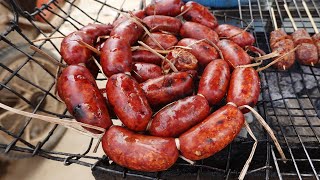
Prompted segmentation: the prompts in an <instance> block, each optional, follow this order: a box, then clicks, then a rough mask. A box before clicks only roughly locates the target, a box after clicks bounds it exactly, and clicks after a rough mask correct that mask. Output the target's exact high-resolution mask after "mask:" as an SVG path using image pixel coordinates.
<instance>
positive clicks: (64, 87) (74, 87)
mask: <svg viewBox="0 0 320 180" xmlns="http://www.w3.org/2000/svg"><path fill="white" fill-rule="evenodd" d="M57 88H58V94H59V96H60V97H61V99H62V100H63V101H64V102H65V104H66V106H67V108H68V111H69V112H70V114H72V115H73V116H74V117H75V119H76V120H77V121H79V122H83V123H86V124H90V125H93V126H98V127H102V128H105V129H108V128H109V127H110V126H111V125H112V122H111V120H110V117H109V114H108V109H107V106H106V103H105V101H104V98H103V96H102V95H101V93H100V91H99V89H98V87H97V85H96V82H95V79H94V78H93V76H92V75H91V74H90V71H89V70H88V69H87V68H86V67H83V66H80V65H70V66H68V67H67V68H65V69H64V70H63V71H62V73H61V75H60V76H59V78H58V82H57ZM88 130H89V131H91V132H93V133H98V132H99V131H96V130H91V129H88Z"/></svg>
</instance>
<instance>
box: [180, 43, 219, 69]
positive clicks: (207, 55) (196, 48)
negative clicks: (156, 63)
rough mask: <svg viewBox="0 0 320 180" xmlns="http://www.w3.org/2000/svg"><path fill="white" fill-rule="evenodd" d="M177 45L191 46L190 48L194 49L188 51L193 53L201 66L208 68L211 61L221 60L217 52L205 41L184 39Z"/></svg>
mask: <svg viewBox="0 0 320 180" xmlns="http://www.w3.org/2000/svg"><path fill="white" fill-rule="evenodd" d="M191 44H192V45H191ZM177 45H178V46H189V45H191V46H190V47H191V48H192V49H191V50H188V51H189V52H191V53H192V54H193V55H194V56H195V57H196V58H197V60H198V63H199V64H200V65H201V66H206V65H207V64H209V63H210V62H211V61H213V60H215V59H218V58H219V54H218V52H217V50H216V49H215V48H214V47H212V46H210V45H209V44H207V43H205V42H203V41H201V42H199V41H198V40H196V39H191V38H184V39H181V40H180V41H179V42H178V44H177Z"/></svg>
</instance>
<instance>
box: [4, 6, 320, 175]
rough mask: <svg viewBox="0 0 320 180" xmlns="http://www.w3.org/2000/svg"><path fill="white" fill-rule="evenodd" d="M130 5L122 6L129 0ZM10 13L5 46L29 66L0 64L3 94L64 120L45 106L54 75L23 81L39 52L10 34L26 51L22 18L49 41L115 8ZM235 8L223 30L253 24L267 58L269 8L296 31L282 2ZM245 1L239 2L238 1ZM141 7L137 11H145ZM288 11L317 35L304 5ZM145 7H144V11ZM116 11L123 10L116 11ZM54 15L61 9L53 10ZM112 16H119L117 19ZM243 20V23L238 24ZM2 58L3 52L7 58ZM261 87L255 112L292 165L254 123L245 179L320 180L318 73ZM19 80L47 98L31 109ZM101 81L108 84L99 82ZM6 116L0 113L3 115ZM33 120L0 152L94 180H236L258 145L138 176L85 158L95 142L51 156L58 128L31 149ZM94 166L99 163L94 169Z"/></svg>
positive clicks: (274, 79) (266, 80)
mask: <svg viewBox="0 0 320 180" xmlns="http://www.w3.org/2000/svg"><path fill="white" fill-rule="evenodd" d="M124 1H125V0H124ZM11 2H12V3H11V4H10V5H9V8H11V10H12V11H13V12H14V17H15V21H12V22H11V24H10V26H9V28H8V29H6V31H5V32H2V34H1V36H0V43H1V44H5V45H6V46H7V47H8V46H9V47H11V48H13V49H14V52H16V53H21V54H22V55H23V56H25V60H24V61H23V62H21V64H19V65H18V66H17V67H15V68H10V67H8V66H7V65H6V64H4V63H3V61H1V60H0V72H6V73H7V74H8V76H7V77H6V78H5V79H0V94H3V93H4V92H6V93H10V94H11V95H12V96H13V97H15V98H18V99H20V100H22V101H24V103H25V104H27V105H28V106H29V107H30V108H31V109H32V112H34V113H36V112H37V113H38V112H43V113H46V114H50V115H52V116H57V117H60V118H63V117H67V116H68V115H66V114H65V113H66V111H63V112H54V111H50V110H48V109H45V108H43V106H41V104H42V103H43V102H45V101H48V99H49V98H50V100H51V101H57V99H56V97H55V95H54V93H52V89H53V88H54V85H55V81H54V77H55V74H54V73H53V72H51V71H49V70H48V69H47V68H46V67H45V66H43V65H42V64H38V65H39V66H40V67H42V68H43V69H44V70H45V72H46V73H47V74H48V75H49V76H50V77H51V79H48V81H50V83H49V86H48V87H41V86H39V85H37V83H35V82H34V81H32V80H30V79H27V78H25V77H23V76H21V75H20V74H19V73H20V72H21V71H22V70H23V69H24V68H25V67H26V66H27V64H28V63H30V62H33V63H36V61H34V60H33V58H34V57H35V55H36V54H35V53H34V52H30V51H27V50H25V49H23V48H21V43H19V44H18V43H17V42H15V41H13V40H12V39H11V37H10V34H12V33H17V34H18V36H19V37H20V38H21V39H22V42H23V43H22V44H33V43H32V42H31V39H30V38H29V37H27V36H26V35H25V34H24V32H23V31H21V28H20V26H19V24H18V23H17V21H16V20H17V19H18V17H20V18H21V16H23V17H25V18H26V19H27V20H29V21H30V22H31V23H32V24H33V22H34V19H33V18H34V17H35V16H38V17H40V18H41V19H43V20H44V22H45V23H46V24H48V25H49V26H51V27H52V28H53V29H54V30H53V31H52V32H51V33H45V32H43V31H42V30H41V29H40V28H39V27H38V26H37V25H36V24H33V26H34V27H35V29H36V31H37V32H38V33H39V34H42V35H43V36H45V37H50V36H57V35H63V36H64V35H66V32H64V31H63V30H62V27H63V26H70V27H72V28H73V29H74V30H77V29H79V28H80V27H82V26H83V25H85V24H84V23H83V19H87V20H88V21H90V22H97V23H101V22H104V19H103V18H102V17H103V16H104V15H105V13H109V12H111V9H110V7H111V8H112V7H113V6H112V4H111V3H109V2H108V0H91V1H90V3H95V4H97V5H99V7H100V8H99V9H97V11H96V12H97V13H96V15H95V16H90V15H89V13H88V12H89V11H90V9H80V8H79V7H78V5H77V1H76V0H66V1H65V4H66V5H67V6H68V7H69V8H67V9H64V6H62V4H61V2H57V1H55V0H51V1H50V2H49V3H48V4H44V5H43V6H42V7H41V8H39V9H36V10H35V11H34V12H26V11H23V10H21V9H20V8H19V5H18V4H17V3H16V1H11ZM238 2H239V7H238V8H236V9H215V10H213V12H214V13H215V14H216V16H217V18H218V20H219V22H220V23H229V24H233V25H237V26H240V27H245V26H246V23H248V22H251V21H252V20H253V25H252V28H250V31H251V32H252V33H253V34H254V36H255V38H256V40H257V41H256V44H255V45H256V46H257V47H259V48H261V49H263V50H265V51H266V52H270V46H269V34H270V32H271V31H272V30H273V25H272V20H271V16H270V12H269V7H270V6H272V7H273V9H274V10H275V14H276V18H277V22H278V26H279V27H283V28H284V29H285V31H286V32H287V33H292V32H293V28H292V25H291V23H290V21H289V19H288V16H287V14H286V12H285V10H284V8H283V4H284V2H283V1H280V0H279V1H273V0H267V1H265V0H249V1H248V2H247V3H243V4H241V3H240V0H239V1H238ZM241 2H242V1H241ZM140 3H141V2H140V1H137V4H139V5H140ZM286 3H287V4H288V6H289V9H290V11H291V13H292V15H293V17H294V20H295V22H296V23H297V26H298V28H306V29H307V30H308V32H310V33H311V34H312V33H314V30H313V29H312V26H311V24H310V22H309V19H308V17H307V15H306V12H305V10H304V8H303V6H302V4H301V1H300V0H299V1H298V0H293V1H289V0H288V1H287V2H286ZM307 5H308V7H309V9H310V11H311V14H312V15H313V17H314V20H315V22H316V24H317V26H318V27H320V9H319V7H320V2H319V1H316V0H310V1H308V2H307ZM140 7H141V6H140ZM117 8H119V7H117ZM53 9H56V10H58V12H57V11H54V10H53ZM45 10H46V13H48V12H51V13H52V14H54V15H55V16H56V18H57V19H58V20H60V22H59V23H54V22H51V21H50V22H49V21H46V20H45V19H46V14H45V13H44V11H45ZM71 10H73V11H77V12H78V14H79V15H77V16H74V15H73V13H72V12H71ZM114 15H115V17H117V16H118V14H117V13H114ZM239 19H242V20H243V21H240V20H239ZM37 45H38V47H39V48H47V47H50V49H51V50H52V52H53V53H58V51H59V47H57V46H56V45H55V43H54V41H53V40H46V41H43V42H42V43H41V44H37ZM2 53H3V52H2ZM260 77H261V80H262V84H261V88H262V93H261V98H260V101H259V103H258V105H257V109H258V110H259V112H260V114H261V115H262V116H263V117H264V118H265V119H266V120H267V122H268V123H269V124H271V126H272V128H273V129H274V130H275V132H276V135H277V137H278V139H279V140H280V142H281V145H282V147H283V149H284V151H285V153H286V156H287V158H288V161H287V163H284V162H283V161H282V160H281V159H280V158H279V155H278V154H277V152H276V151H275V150H274V147H273V146H272V143H270V139H269V137H268V136H267V135H266V133H265V132H264V131H263V130H262V128H260V126H259V125H258V124H256V123H255V122H253V123H252V126H253V128H254V132H255V135H256V136H257V137H258V140H259V143H258V149H257V151H256V154H255V156H254V158H253V161H252V163H251V166H250V168H249V172H248V175H247V176H248V177H260V178H265V179H274V178H279V179H286V178H292V179H298V178H299V179H303V178H310V179H319V177H320V85H319V82H320V68H319V67H309V66H302V65H299V64H298V63H296V64H295V65H294V67H293V68H292V69H290V70H289V71H287V72H278V71H275V70H273V69H267V70H265V71H264V72H261V73H260ZM15 78H18V79H19V80H21V81H22V82H24V83H26V84H27V85H28V86H32V87H34V88H35V89H37V90H39V91H40V92H42V93H43V96H42V98H40V100H39V101H37V103H36V104H34V103H32V102H31V101H30V100H29V99H28V98H27V97H26V96H25V94H23V93H20V92H19V91H18V89H16V88H15V87H14V86H12V85H11V82H12V81H13V80H14V79H15ZM97 80H98V81H103V80H105V79H103V78H98V79H97ZM0 113H1V111H0ZM32 121H34V120H33V119H27V120H26V121H25V124H24V125H23V126H21V129H19V131H17V132H15V133H13V132H12V131H10V130H9V129H6V128H5V127H3V126H2V125H1V126H0V132H2V133H5V134H7V135H9V136H10V137H12V141H11V142H9V143H2V144H1V143H0V151H2V152H3V153H6V154H8V155H10V153H12V152H20V153H23V154H24V155H26V156H30V157H31V156H33V155H38V156H42V157H44V158H48V159H52V160H55V161H61V162H64V165H70V164H72V163H76V164H80V165H83V166H87V167H90V168H92V172H93V174H94V176H95V177H96V178H106V177H109V178H110V177H117V178H121V177H129V178H133V179H139V178H145V179H155V178H160V179H169V178H175V179H183V178H191V177H194V178H196V177H199V178H210V177H213V176H214V177H216V178H218V179H220V178H221V179H234V178H236V177H237V175H238V173H239V171H240V170H241V168H242V166H243V164H244V163H245V160H246V158H247V157H248V155H249V153H250V152H249V151H250V149H251V147H252V145H253V141H252V139H250V138H243V137H242V138H237V139H236V140H235V141H234V142H233V143H231V144H230V145H229V146H228V147H227V148H225V149H224V150H223V151H221V152H219V153H218V154H216V155H214V156H213V157H210V158H208V159H205V160H202V161H197V163H196V165H193V166H191V165H189V164H187V163H186V162H184V161H182V160H181V159H179V160H178V162H177V163H176V164H175V165H174V166H173V167H172V168H170V169H169V170H167V171H164V172H159V173H141V172H136V171H131V170H127V169H124V168H122V167H119V166H117V165H115V164H109V160H108V158H107V157H106V156H104V157H93V156H88V155H87V153H88V152H89V151H90V149H92V145H93V139H91V140H90V142H84V143H87V144H88V147H87V149H86V150H85V152H78V153H76V154H75V153H67V152H64V151H63V149H62V150H61V151H60V152H53V151H50V150H46V149H45V148H44V146H45V145H46V144H47V143H48V141H49V140H50V139H51V138H52V136H54V134H55V133H57V128H58V126H53V127H52V128H51V130H50V131H48V133H47V134H46V135H45V136H44V137H43V138H42V139H41V140H39V141H38V142H37V143H36V144H31V143H30V142H28V141H27V140H26V139H25V138H23V134H24V133H25V130H26V128H27V127H28V126H30V123H31V122H32ZM92 161H93V162H95V163H92Z"/></svg>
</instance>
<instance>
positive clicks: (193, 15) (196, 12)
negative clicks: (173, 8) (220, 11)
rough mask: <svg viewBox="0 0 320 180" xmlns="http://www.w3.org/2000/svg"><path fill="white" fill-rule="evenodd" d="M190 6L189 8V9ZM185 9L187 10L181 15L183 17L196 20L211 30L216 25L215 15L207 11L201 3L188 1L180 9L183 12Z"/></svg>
mask: <svg viewBox="0 0 320 180" xmlns="http://www.w3.org/2000/svg"><path fill="white" fill-rule="evenodd" d="M191 6H192V7H191ZM190 7H191V9H189V8H190ZM187 9H189V10H188V11H187V12H186V13H185V14H184V15H183V18H184V19H185V20H187V21H192V22H197V23H199V24H202V25H205V26H207V27H209V28H211V29H213V30H214V28H216V27H217V26H218V21H217V19H216V17H215V16H214V15H213V14H212V13H211V12H210V11H209V9H207V8H206V7H204V6H202V5H201V4H198V3H196V2H193V1H189V2H187V3H186V4H185V5H184V6H183V7H182V10H181V11H182V12H183V11H185V10H187Z"/></svg>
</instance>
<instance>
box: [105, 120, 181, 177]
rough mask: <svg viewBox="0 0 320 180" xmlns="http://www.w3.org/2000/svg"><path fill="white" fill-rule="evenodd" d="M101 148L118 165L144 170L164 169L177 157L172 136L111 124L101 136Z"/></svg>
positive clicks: (177, 153) (177, 152)
mask: <svg viewBox="0 0 320 180" xmlns="http://www.w3.org/2000/svg"><path fill="white" fill-rule="evenodd" d="M102 148H103V150H104V152H105V153H106V154H107V156H108V157H110V159H111V160H112V161H114V162H115V163H117V164H119V165H120V166H123V167H126V168H129V169H132V170H137V171H144V172H156V171H164V170H166V169H168V168H170V167H171V166H172V165H173V164H174V163H175V162H176V160H177V159H178V156H179V151H178V149H177V148H176V144H175V141H174V139H173V138H162V137H154V136H147V135H142V134H136V133H134V132H132V131H130V130H127V129H125V128H123V127H120V126H112V127H111V128H110V129H109V130H108V131H107V132H106V133H105V135H104V136H103V138H102Z"/></svg>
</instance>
